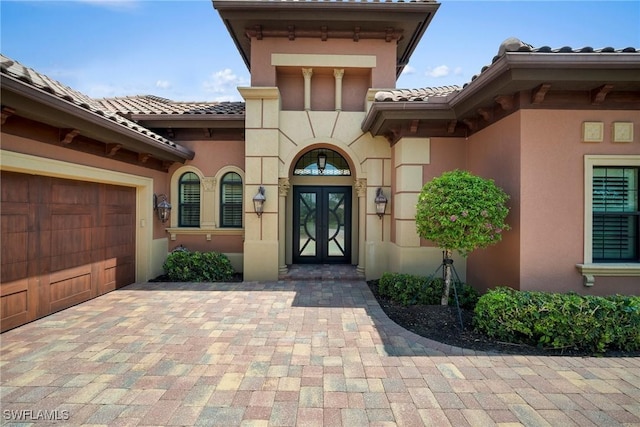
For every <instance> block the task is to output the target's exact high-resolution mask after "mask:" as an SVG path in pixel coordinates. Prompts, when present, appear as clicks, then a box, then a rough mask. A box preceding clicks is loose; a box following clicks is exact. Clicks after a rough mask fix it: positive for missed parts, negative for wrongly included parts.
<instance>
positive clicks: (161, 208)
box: [153, 194, 171, 224]
mask: <svg viewBox="0 0 640 427" xmlns="http://www.w3.org/2000/svg"><path fill="white" fill-rule="evenodd" d="M153 210H154V211H156V214H157V215H158V219H159V220H160V221H162V223H163V224H164V223H165V222H167V221H168V220H169V214H171V203H169V202H168V201H167V196H166V195H164V194H160V195H155V194H154V195H153Z"/></svg>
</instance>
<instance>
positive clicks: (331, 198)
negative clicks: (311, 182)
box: [293, 186, 351, 264]
mask: <svg viewBox="0 0 640 427" xmlns="http://www.w3.org/2000/svg"><path fill="white" fill-rule="evenodd" d="M293 197H294V202H293V262H294V263H296V264H304V263H307V264H326V263H334V264H347V263H349V262H351V187H320V186H295V187H294V188H293Z"/></svg>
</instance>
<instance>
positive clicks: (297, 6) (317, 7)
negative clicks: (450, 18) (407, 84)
mask: <svg viewBox="0 0 640 427" xmlns="http://www.w3.org/2000/svg"><path fill="white" fill-rule="evenodd" d="M211 3H212V5H213V8H214V9H216V10H217V11H218V14H219V15H220V18H221V19H222V21H223V22H224V25H225V26H226V27H227V30H228V31H229V34H230V36H231V38H232V40H233V42H234V44H235V45H236V48H237V49H238V52H239V53H240V55H241V56H242V59H243V61H244V62H245V64H246V66H247V68H248V69H249V70H251V47H250V43H248V42H247V41H246V40H245V39H246V35H245V32H244V31H245V28H244V27H242V26H241V25H240V24H241V21H243V20H246V19H253V16H252V15H251V14H254V15H255V14H256V13H257V14H261V17H264V16H265V15H266V14H267V13H271V14H272V15H273V16H277V17H278V19H280V15H282V14H283V13H284V12H291V13H292V14H294V15H295V16H296V17H297V18H300V17H301V16H303V15H304V14H306V16H305V18H309V17H311V18H317V17H319V16H320V15H321V14H326V15H327V16H331V19H332V20H334V21H335V20H336V19H338V17H339V15H338V14H339V13H341V12H353V11H358V12H360V13H361V14H362V15H367V17H368V18H371V17H372V16H373V15H378V16H384V17H387V16H389V15H395V16H396V17H397V19H398V20H400V21H401V22H403V25H405V26H407V27H410V28H411V31H406V32H405V34H404V37H403V39H406V42H405V41H404V40H403V41H400V42H399V43H398V54H397V64H396V73H397V77H399V76H400V74H401V73H402V70H403V69H404V67H405V66H406V65H407V64H408V62H409V58H410V57H411V55H412V54H413V52H414V50H415V48H416V46H417V45H418V43H419V42H420V39H421V38H422V36H423V34H424V32H425V31H426V29H427V27H428V26H429V24H430V23H431V20H432V19H433V16H434V15H435V13H436V11H437V10H438V8H439V7H440V3H437V2H436V1H431V0H420V1H411V2H404V1H402V0H398V1H386V2H351V1H349V2H347V1H336V2H327V1H305V2H299V1H297V0H293V1H280V2H272V1H268V2H267V1H260V0H211ZM417 14H420V15H417ZM416 16H423V17H424V19H420V18H418V19H416ZM338 20H340V19H338ZM347 20H348V19H347V18H346V17H345V18H343V19H342V21H347ZM234 21H235V23H234ZM374 21H375V22H378V19H377V18H376V19H374ZM297 22H299V23H300V24H302V23H303V22H304V20H302V19H298V21H297ZM413 26H416V27H415V28H413Z"/></svg>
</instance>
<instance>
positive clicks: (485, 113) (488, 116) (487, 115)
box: [478, 108, 493, 122]
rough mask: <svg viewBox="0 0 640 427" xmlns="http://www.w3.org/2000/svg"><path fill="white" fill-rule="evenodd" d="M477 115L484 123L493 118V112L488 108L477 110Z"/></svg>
mask: <svg viewBox="0 0 640 427" xmlns="http://www.w3.org/2000/svg"><path fill="white" fill-rule="evenodd" d="M478 114H480V117H482V118H483V119H484V121H485V122H488V121H489V120H491V117H492V116H493V111H491V110H490V109H489V108H478Z"/></svg>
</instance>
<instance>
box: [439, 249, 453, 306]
mask: <svg viewBox="0 0 640 427" xmlns="http://www.w3.org/2000/svg"><path fill="white" fill-rule="evenodd" d="M444 253H445V255H444V260H443V262H444V289H443V290H442V299H441V300H440V305H449V291H450V289H451V264H452V263H453V260H452V259H451V251H450V250H449V249H446V250H445V252H444Z"/></svg>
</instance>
